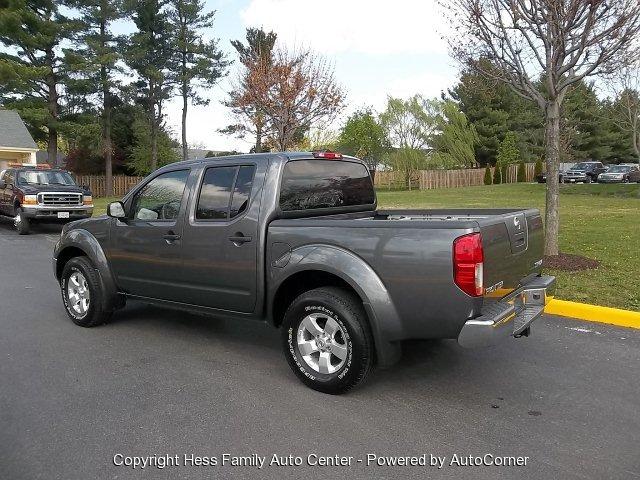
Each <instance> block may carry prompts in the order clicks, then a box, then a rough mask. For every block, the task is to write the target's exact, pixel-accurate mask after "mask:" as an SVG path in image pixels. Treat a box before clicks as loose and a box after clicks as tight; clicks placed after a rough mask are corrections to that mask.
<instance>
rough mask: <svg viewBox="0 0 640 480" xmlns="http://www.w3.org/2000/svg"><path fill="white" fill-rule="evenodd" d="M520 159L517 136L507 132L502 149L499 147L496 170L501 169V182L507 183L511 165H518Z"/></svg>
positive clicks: (501, 143) (501, 144)
mask: <svg viewBox="0 0 640 480" xmlns="http://www.w3.org/2000/svg"><path fill="white" fill-rule="evenodd" d="M519 159H520V152H519V150H518V145H517V139H516V134H515V133H513V132H507V134H506V135H505V136H504V139H503V140H502V142H500V147H498V156H497V157H496V168H499V169H500V176H501V182H502V183H507V170H508V168H509V165H512V164H514V163H517V162H518V160H519Z"/></svg>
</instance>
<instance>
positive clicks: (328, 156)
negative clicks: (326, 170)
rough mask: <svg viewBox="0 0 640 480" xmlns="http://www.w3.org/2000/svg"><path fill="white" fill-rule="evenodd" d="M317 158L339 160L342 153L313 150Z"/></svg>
mask: <svg viewBox="0 0 640 480" xmlns="http://www.w3.org/2000/svg"><path fill="white" fill-rule="evenodd" d="M313 156H314V157H315V158H324V159H325V160H339V159H341V158H342V154H341V153H338V152H313Z"/></svg>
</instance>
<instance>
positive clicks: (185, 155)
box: [182, 82, 189, 160]
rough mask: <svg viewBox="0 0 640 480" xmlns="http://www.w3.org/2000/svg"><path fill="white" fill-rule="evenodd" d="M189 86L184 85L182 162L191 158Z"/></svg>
mask: <svg viewBox="0 0 640 480" xmlns="http://www.w3.org/2000/svg"><path fill="white" fill-rule="evenodd" d="M188 100H189V99H188V98H187V85H186V82H184V83H183V84H182V160H188V158H189V146H188V145H187V108H188V106H189V105H188V103H189V102H188Z"/></svg>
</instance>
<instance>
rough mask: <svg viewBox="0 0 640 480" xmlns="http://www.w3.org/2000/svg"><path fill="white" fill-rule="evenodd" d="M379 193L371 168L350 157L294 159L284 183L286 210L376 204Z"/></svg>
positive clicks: (282, 195)
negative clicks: (339, 158) (376, 189)
mask: <svg viewBox="0 0 640 480" xmlns="http://www.w3.org/2000/svg"><path fill="white" fill-rule="evenodd" d="M375 202H376V196H375V192H374V189H373V183H372V182H371V176H370V175H369V171H368V170H367V167H365V166H364V165H363V164H362V163H359V162H351V161H348V160H340V161H336V160H325V159H309V160H291V161H289V162H288V163H287V164H286V165H285V166H284V171H283V175H282V182H281V185H280V200H279V204H280V209H281V210H282V212H300V211H305V210H329V211H330V210H332V209H336V210H342V209H344V208H346V207H363V208H361V209H364V208H366V207H373V206H374V205H375Z"/></svg>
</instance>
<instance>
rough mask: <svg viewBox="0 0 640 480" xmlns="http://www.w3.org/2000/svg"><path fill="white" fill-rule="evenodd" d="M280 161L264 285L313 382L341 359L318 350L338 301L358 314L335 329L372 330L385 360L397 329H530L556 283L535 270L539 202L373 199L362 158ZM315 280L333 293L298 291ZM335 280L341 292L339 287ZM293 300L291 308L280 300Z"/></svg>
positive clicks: (423, 332)
mask: <svg viewBox="0 0 640 480" xmlns="http://www.w3.org/2000/svg"><path fill="white" fill-rule="evenodd" d="M278 169H279V170H278V171H277V174H278V175H279V176H280V179H279V183H278V184H279V186H280V187H279V188H280V191H279V192H278V195H277V208H276V209H275V211H274V214H273V219H272V220H271V221H270V223H269V225H268V235H267V250H268V259H269V262H270V263H269V266H270V269H269V273H268V277H267V285H268V289H269V293H268V296H269V297H271V299H272V300H271V302H270V305H271V306H272V308H273V310H272V313H273V320H274V322H275V323H276V325H278V324H279V322H280V321H282V322H283V327H286V328H285V330H286V332H288V336H287V337H285V342H287V343H286V344H285V349H287V350H288V351H289V355H288V359H289V360H290V364H291V365H292V368H293V369H294V371H296V373H300V374H299V376H300V377H301V379H303V381H305V383H308V384H309V385H310V386H312V387H313V388H318V389H323V391H332V389H333V387H331V388H329V387H327V385H328V384H322V382H320V384H319V383H318V378H320V379H321V380H322V379H323V378H325V377H321V376H319V375H318V374H319V373H320V374H324V375H328V377H326V380H327V381H329V380H331V378H332V377H331V375H332V374H333V373H334V367H335V368H336V369H337V370H335V371H339V369H338V366H340V365H342V364H340V363H339V362H338V360H339V358H338V357H335V358H334V354H333V353H331V352H330V351H327V350H325V345H327V344H326V340H327V339H328V338H330V336H329V337H325V336H324V335H325V334H326V332H325V331H324V330H323V328H324V327H323V325H330V326H331V327H330V330H331V331H332V332H334V331H337V327H335V325H336V324H337V325H340V322H339V318H338V316H335V317H334V316H332V315H330V314H328V313H327V312H335V311H336V310H338V308H339V305H342V304H343V303H344V302H355V303H353V304H352V305H353V309H355V308H356V307H355V305H356V304H358V305H360V307H358V308H359V309H361V310H362V311H361V315H360V316H361V319H360V320H358V322H357V323H359V324H360V323H361V324H362V326H361V330H356V331H355V332H349V327H348V325H346V324H345V325H341V326H342V330H343V331H344V334H341V335H342V337H341V338H347V337H348V335H349V334H350V333H352V334H353V336H356V337H357V336H358V335H360V334H362V332H365V333H366V332H367V331H368V332H370V335H371V340H372V342H371V343H372V344H373V346H374V347H373V348H375V351H376V359H377V362H378V363H379V364H383V365H385V364H390V363H393V361H394V360H396V359H397V358H398V355H399V348H400V342H401V341H402V340H407V339H429V338H432V339H438V338H442V339H445V338H450V339H457V340H458V342H459V343H460V344H461V345H462V346H465V347H475V346H486V345H491V344H495V343H497V342H499V341H501V340H503V339H505V338H508V337H510V336H512V337H520V336H527V335H528V334H529V331H530V326H531V323H532V322H533V320H535V319H536V318H538V317H539V316H540V315H541V314H542V312H543V310H544V306H545V304H546V302H547V301H548V299H549V298H550V296H551V295H552V294H553V290H554V286H555V279H554V278H553V277H548V276H542V275H541V270H542V254H543V230H542V220H541V217H540V213H539V211H538V210H536V209H527V210H522V209H433V210H378V209H377V204H376V198H375V191H374V189H373V185H372V182H371V179H370V177H369V175H368V172H367V170H366V167H365V166H364V165H363V164H362V163H361V162H360V161H359V160H357V159H354V158H346V157H345V158H342V157H341V156H339V154H329V155H327V154H322V155H315V156H313V157H311V156H310V155H309V154H306V155H305V154H288V160H285V162H284V164H283V165H279V166H278ZM327 288H328V289H332V290H331V291H330V292H329V293H327V292H325V291H324V290H323V289H327ZM317 290H321V293H322V294H323V295H326V296H328V297H331V298H334V300H331V301H327V300H325V301H324V303H322V302H321V300H320V299H321V298H325V296H323V295H320V296H313V297H310V298H306V297H305V295H307V293H305V292H308V291H312V292H316V291H317ZM337 291H339V292H342V293H340V295H345V297H344V298H341V299H338V298H336V297H335V294H336V292H337ZM347 299H349V300H347ZM332 301H335V302H336V303H335V304H333V303H331V302H332ZM290 302H293V305H294V306H296V309H297V310H295V311H294V312H293V313H292V310H291V307H289V309H288V310H286V309H284V307H283V305H289V304H290ZM298 302H301V305H299V304H298ZM305 302H306V303H305ZM314 302H315V303H314ZM336 305H337V306H336ZM285 310H286V311H285ZM308 311H310V312H313V314H312V315H315V316H308V315H307V316H305V314H304V312H308ZM296 315H298V316H299V317H300V318H297V317H296ZM282 317H284V320H281V318H282ZM317 319H320V324H317V323H316V320H317ZM305 322H306V325H307V326H306V327H305V326H304V325H305ZM323 322H328V323H323ZM334 322H335V323H334ZM318 325H319V327H318ZM296 332H297V333H296ZM296 338H297V343H296ZM318 342H319V343H318ZM365 343H366V342H365ZM318 345H320V347H318ZM346 345H347V344H345V343H340V344H339V345H338V346H337V347H336V348H338V350H336V351H342V350H341V349H342V348H346ZM361 347H362V348H365V347H364V346H361ZM318 348H319V349H320V350H318ZM318 352H319V353H318ZM340 355H342V353H341V354H340ZM316 357H317V358H316ZM323 358H324V359H325V360H324V361H325V363H324V364H321V363H319V361H320V360H321V359H323ZM346 358H350V357H346ZM367 358H368V357H367ZM333 360H335V361H336V362H333ZM342 361H346V360H345V357H342ZM332 362H333V363H332ZM340 368H342V366H340ZM310 377H313V379H311V380H310ZM323 385H324V386H323ZM325 387H326V388H325Z"/></svg>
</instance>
